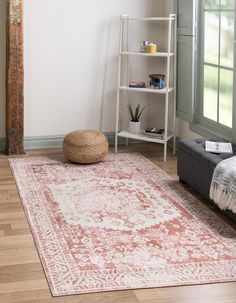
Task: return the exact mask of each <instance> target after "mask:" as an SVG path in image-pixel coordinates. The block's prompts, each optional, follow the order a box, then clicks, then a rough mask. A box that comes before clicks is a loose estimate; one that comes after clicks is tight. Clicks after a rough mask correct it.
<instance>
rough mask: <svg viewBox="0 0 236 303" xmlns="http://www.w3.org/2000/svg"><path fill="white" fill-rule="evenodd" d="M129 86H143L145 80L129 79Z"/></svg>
mask: <svg viewBox="0 0 236 303" xmlns="http://www.w3.org/2000/svg"><path fill="white" fill-rule="evenodd" d="M129 87H133V88H145V87H146V85H145V82H143V81H130V82H129Z"/></svg>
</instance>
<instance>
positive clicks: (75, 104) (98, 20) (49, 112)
mask: <svg viewBox="0 0 236 303" xmlns="http://www.w3.org/2000/svg"><path fill="white" fill-rule="evenodd" d="M156 2H157V1H155V0H129V1H127V0H119V1H118V0H100V1H97V0H90V1H78V0H69V1H68V0H50V1H48V0H34V1H32V0H25V136H46V135H59V134H65V133H67V132H69V131H71V130H74V129H84V128H92V129H101V130H102V131H105V132H110V131H114V119H115V100H116V86H117V66H118V64H117V59H118V41H119V15H120V14H130V15H137V16H153V15H154V13H153V7H154V4H155V3H156ZM160 2H162V3H163V1H162V0H161V1H160ZM161 13H162V12H161Z"/></svg>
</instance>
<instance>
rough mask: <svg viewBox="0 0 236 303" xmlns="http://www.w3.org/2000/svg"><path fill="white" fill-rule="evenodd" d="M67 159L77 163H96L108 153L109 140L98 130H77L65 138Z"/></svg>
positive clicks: (64, 146)
mask: <svg viewBox="0 0 236 303" xmlns="http://www.w3.org/2000/svg"><path fill="white" fill-rule="evenodd" d="M63 153H64V155H65V157H66V158H67V159H68V160H70V161H72V162H75V163H83V164H89V163H95V162H98V161H100V160H102V159H103V157H104V156H105V155H106V154H107V153H108V142H107V138H106V137H105V136H104V135H103V134H102V133H101V132H99V131H96V130H76V131H73V132H71V133H69V134H68V135H66V136H65V138H64V142H63Z"/></svg>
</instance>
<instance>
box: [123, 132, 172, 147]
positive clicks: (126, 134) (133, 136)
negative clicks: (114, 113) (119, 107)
mask: <svg viewBox="0 0 236 303" xmlns="http://www.w3.org/2000/svg"><path fill="white" fill-rule="evenodd" d="M117 136H118V137H122V138H129V139H134V140H141V141H147V142H154V143H161V144H165V143H166V142H168V141H169V140H170V139H171V138H172V137H173V135H172V134H171V135H169V136H168V137H167V138H166V139H159V138H151V137H148V136H145V135H141V134H133V133H130V132H128V131H120V132H119V133H118V134H117Z"/></svg>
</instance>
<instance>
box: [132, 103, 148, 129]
mask: <svg viewBox="0 0 236 303" xmlns="http://www.w3.org/2000/svg"><path fill="white" fill-rule="evenodd" d="M144 108H145V106H144V107H143V108H142V109H141V107H140V105H139V104H138V105H137V106H136V108H135V110H134V111H133V109H132V107H131V105H130V104H129V105H128V110H129V113H130V117H131V120H130V122H129V123H130V124H129V131H130V132H131V133H134V134H138V133H140V121H139V119H140V116H141V114H142V112H143V110H144Z"/></svg>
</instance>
